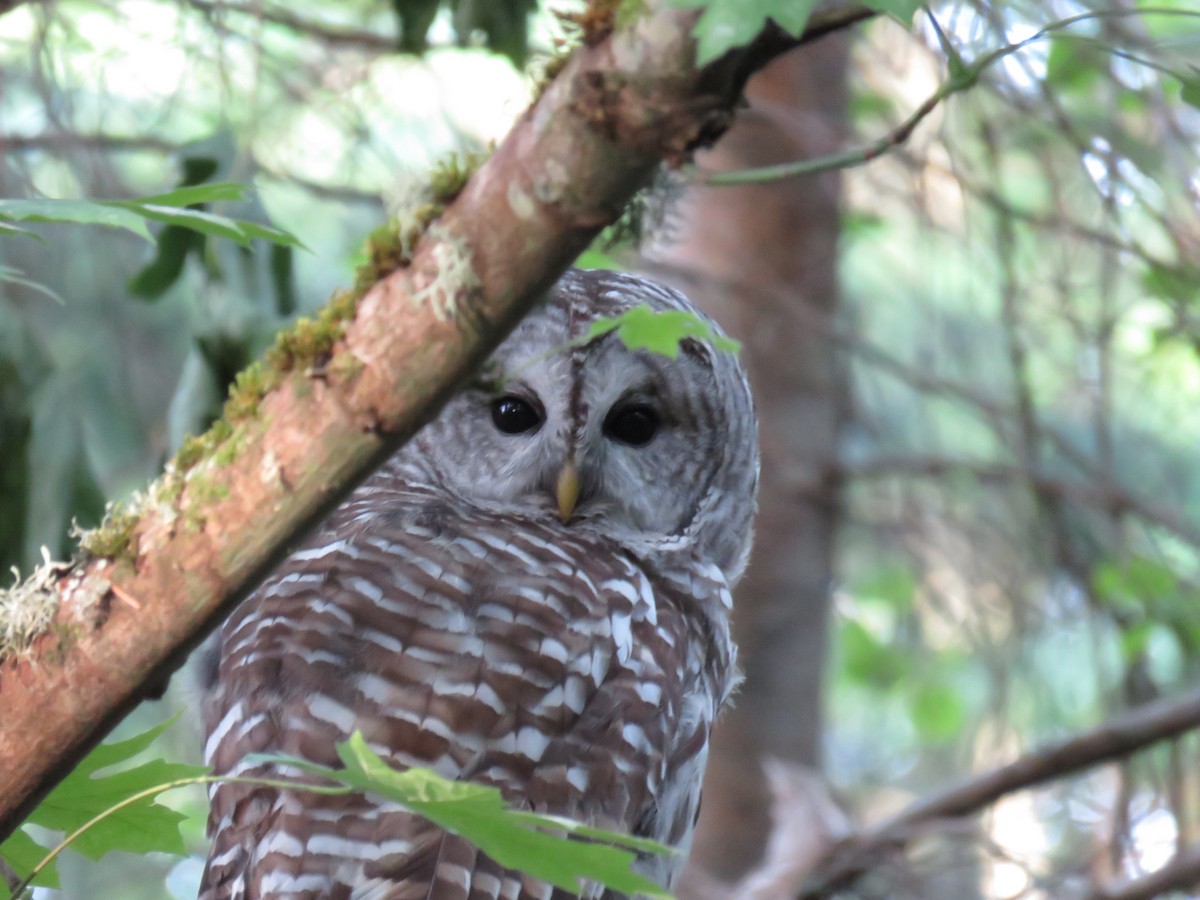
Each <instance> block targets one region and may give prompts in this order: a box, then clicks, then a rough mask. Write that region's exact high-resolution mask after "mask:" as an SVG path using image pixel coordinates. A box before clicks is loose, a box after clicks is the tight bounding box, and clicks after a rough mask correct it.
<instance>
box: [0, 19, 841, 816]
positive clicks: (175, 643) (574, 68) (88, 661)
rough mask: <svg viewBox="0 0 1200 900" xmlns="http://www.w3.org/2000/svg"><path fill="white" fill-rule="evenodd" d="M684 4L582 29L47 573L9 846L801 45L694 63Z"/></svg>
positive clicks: (12, 795)
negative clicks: (475, 158)
mask: <svg viewBox="0 0 1200 900" xmlns="http://www.w3.org/2000/svg"><path fill="white" fill-rule="evenodd" d="M859 17H860V18H861V15H860V16H859ZM695 18H696V14H695V13H694V12H687V11H681V10H678V9H672V8H669V7H666V6H665V5H662V4H652V8H651V10H650V11H649V12H647V14H646V15H644V16H642V17H640V18H639V19H638V21H637V22H635V23H634V24H633V25H631V26H630V27H629V29H628V30H625V31H618V32H616V33H614V34H612V35H607V34H603V33H600V32H599V31H593V33H591V34H589V35H588V40H587V46H585V47H583V48H581V49H580V50H579V51H578V52H577V53H576V54H574V56H573V57H572V59H571V60H570V62H569V63H568V64H567V66H566V67H565V68H564V70H563V71H562V72H561V73H560V74H559V75H558V77H557V78H556V79H555V80H554V82H553V83H552V84H551V85H550V86H549V87H548V88H547V89H546V91H545V92H544V93H543V95H542V96H541V98H540V99H539V100H538V101H537V102H536V103H535V105H534V106H533V107H531V108H530V110H528V111H527V112H526V113H525V115H524V116H523V117H522V118H521V120H520V121H519V122H518V123H517V124H516V125H515V126H514V128H513V130H512V132H511V133H510V134H509V135H508V137H507V138H506V139H505V141H504V142H503V144H501V146H500V147H499V148H498V149H497V150H496V152H495V154H494V155H493V156H492V158H491V159H490V160H489V161H488V162H487V163H486V164H485V165H484V166H483V167H482V168H481V169H480V170H479V171H478V172H477V173H476V174H475V176H474V177H472V178H471V180H470V181H469V183H468V184H467V186H466V188H465V189H464V191H463V192H462V194H461V195H460V196H459V197H458V199H457V200H456V201H455V202H453V203H452V204H451V205H450V206H449V207H448V208H447V209H446V212H445V213H444V215H443V216H442V217H441V219H440V220H439V222H438V223H437V224H436V226H435V227H434V228H433V229H431V230H430V231H429V232H428V233H427V234H426V235H425V237H424V238H423V239H422V241H421V242H420V244H419V245H418V247H417V248H416V250H415V251H414V254H413V258H412V261H411V263H410V264H409V265H407V266H406V267H405V268H402V269H400V270H399V271H396V272H395V273H393V274H392V275H390V276H388V277H387V278H386V279H384V280H382V281H380V282H379V283H378V284H376V285H375V286H374V287H373V288H372V289H371V290H370V291H368V292H367V294H366V295H365V296H364V297H363V299H362V301H361V302H360V303H359V305H358V308H357V311H356V313H355V316H354V318H353V319H352V320H351V321H349V322H348V324H347V325H346V330H345V336H344V338H342V339H340V340H339V341H338V342H337V343H336V344H335V346H334V347H333V350H332V351H331V352H330V353H329V354H328V357H327V358H325V359H322V360H321V364H320V365H318V366H305V367H303V368H302V369H301V368H298V369H296V370H294V371H291V372H290V373H288V374H287V376H286V377H285V379H284V380H283V382H282V384H280V385H279V386H278V387H275V388H274V389H272V390H270V391H269V392H267V393H266V395H265V396H264V397H263V398H262V400H261V402H260V403H258V404H256V408H255V410H254V412H253V414H252V415H248V416H246V417H244V418H242V419H240V420H239V421H237V422H235V423H231V424H232V425H233V428H232V434H231V435H230V436H229V437H228V438H227V439H226V440H225V442H224V443H223V444H222V445H221V451H222V452H218V453H216V454H212V455H210V457H209V458H208V459H206V460H204V461H202V462H201V463H199V464H197V465H195V466H194V467H192V468H190V469H189V470H188V472H187V473H186V474H182V473H179V474H177V476H176V477H177V478H179V479H180V480H179V481H177V482H172V483H171V489H170V490H167V489H164V487H163V485H160V486H159V489H158V490H154V489H152V490H151V492H150V496H151V497H153V498H154V502H152V503H147V504H144V505H143V506H142V508H141V509H140V510H139V511H138V515H137V517H136V520H135V521H134V522H133V523H132V524H131V525H129V526H128V527H127V528H125V529H124V530H123V531H124V533H126V534H127V535H128V540H127V541H126V542H125V546H124V547H123V548H122V549H121V551H120V552H117V553H116V554H115V556H114V558H111V559H110V558H85V559H83V560H81V561H78V562H76V563H74V564H72V565H71V566H69V567H66V568H64V569H58V570H55V571H54V572H52V573H43V576H44V578H43V580H44V581H46V590H47V592H49V593H51V594H55V595H57V599H58V600H59V607H58V612H57V613H56V614H55V619H54V623H53V624H52V626H51V628H50V629H48V630H47V631H46V632H45V633H43V634H42V635H41V636H40V637H39V638H38V639H37V640H36V641H35V642H34V644H33V646H32V648H30V650H29V651H28V652H27V653H25V654H22V655H21V656H20V657H16V656H13V655H11V654H10V656H9V657H8V658H6V659H4V660H3V661H0V710H2V716H3V720H2V723H0V839H3V838H4V837H5V836H7V835H8V834H9V833H11V831H12V830H13V829H14V828H15V827H17V825H18V824H19V823H20V821H21V819H22V818H23V816H24V815H25V814H26V813H27V812H28V811H29V810H30V809H31V808H32V805H33V804H34V803H35V802H36V800H37V799H38V798H39V797H40V796H41V795H42V794H43V793H44V792H45V791H47V790H48V789H49V788H50V787H51V786H52V785H53V784H54V783H55V782H56V781H57V780H58V778H61V777H62V775H64V774H65V773H66V772H67V771H69V770H70V768H71V767H72V766H73V765H74V763H75V762H76V761H77V760H78V759H79V758H80V757H81V756H82V755H83V754H84V753H85V752H86V751H87V749H89V748H90V746H91V745H92V744H94V743H95V742H96V741H97V740H99V738H100V736H102V735H103V734H104V733H105V732H106V731H107V730H108V728H110V727H111V726H112V725H114V724H115V723H116V722H117V721H119V719H120V717H121V716H122V715H123V714H124V713H125V712H126V711H128V709H129V708H131V707H132V706H133V705H134V704H136V703H137V702H138V701H140V700H141V699H142V698H143V697H144V696H145V694H146V693H147V690H148V689H149V690H153V689H154V687H155V686H156V685H161V683H162V682H163V681H164V680H165V678H166V677H168V676H169V673H170V672H171V671H173V669H174V668H175V667H176V666H177V665H178V664H179V662H180V661H181V660H182V659H183V658H184V656H185V655H186V653H187V651H188V650H190V649H191V648H192V647H193V646H194V645H195V644H196V643H198V641H199V640H200V639H201V638H202V637H203V635H204V634H205V633H207V631H208V630H210V629H211V628H212V627H213V626H214V625H215V624H216V623H217V622H218V621H219V620H220V618H221V617H222V616H223V615H224V614H225V613H226V612H227V611H228V610H229V609H230V608H231V607H232V606H233V605H234V604H235V603H236V602H237V601H238V600H239V599H240V598H241V597H243V596H245V594H246V593H248V592H249V591H250V590H251V589H252V588H253V587H254V585H255V584H256V583H257V582H258V581H259V580H260V579H261V578H262V577H263V575H264V574H265V573H266V572H267V571H269V569H270V567H271V565H272V564H273V563H274V562H275V561H276V560H277V559H278V558H279V557H280V556H281V555H282V554H283V553H284V552H285V551H286V547H287V546H288V545H289V544H291V543H292V542H294V540H295V539H296V537H297V536H298V535H299V534H300V533H301V532H302V531H303V530H304V529H305V528H306V527H309V526H310V525H311V524H312V523H313V522H315V521H316V520H318V519H319V518H320V517H321V516H322V515H323V514H324V513H326V512H327V511H328V510H329V509H331V508H332V507H333V506H334V505H335V504H336V503H337V502H338V501H339V500H340V499H341V498H343V497H344V496H345V495H346V493H348V492H349V491H350V490H351V489H352V488H353V486H354V485H355V484H356V483H357V482H358V481H360V480H361V479H362V478H364V477H365V476H366V474H367V473H368V472H369V471H370V470H371V469H372V468H373V467H374V466H376V465H377V464H378V463H380V462H381V461H382V460H383V459H385V458H386V457H387V456H388V455H389V454H390V453H392V452H393V451H394V450H395V449H396V448H397V447H398V446H399V445H400V443H401V442H402V441H403V440H405V439H406V438H407V437H408V436H410V435H411V434H412V433H413V432H414V431H416V429H417V428H419V427H420V426H421V425H422V424H423V423H424V422H426V421H428V420H429V419H430V418H431V417H432V416H433V415H434V414H435V413H436V411H437V409H438V407H439V405H440V403H441V402H442V401H443V400H444V399H445V397H446V396H447V395H448V394H449V393H450V392H452V391H453V390H454V388H455V387H456V386H457V385H458V384H460V383H461V382H462V380H463V379H464V378H465V377H467V375H468V374H469V373H470V371H471V370H472V368H473V367H474V366H475V365H477V364H478V363H479V362H480V361H481V360H482V359H483V358H485V357H486V355H487V353H488V352H490V350H491V349H492V348H493V347H495V345H496V344H497V343H499V341H500V340H502V339H503V337H504V336H505V334H506V333H507V332H508V331H509V330H510V329H511V328H512V326H513V325H514V324H515V323H516V322H517V321H518V320H519V318H520V316H521V315H522V314H523V313H524V312H525V311H526V310H527V309H528V308H529V307H530V306H532V305H533V303H534V302H535V301H536V299H537V297H538V296H539V295H540V294H541V293H542V292H543V291H544V290H545V289H546V288H547V287H548V286H549V285H550V284H552V283H553V281H554V280H555V279H556V278H557V276H558V275H559V274H560V273H561V272H562V271H563V270H564V269H565V268H566V267H567V266H568V265H569V264H570V263H571V261H572V260H573V259H574V258H575V256H576V255H577V254H578V253H579V252H580V251H581V250H582V249H583V248H584V247H586V245H587V244H588V242H589V241H590V240H591V239H592V237H593V236H594V235H595V234H596V233H597V232H598V231H599V230H600V229H601V228H603V227H604V226H605V225H607V224H608V223H610V222H611V221H612V220H613V219H614V218H615V217H616V215H617V214H618V213H619V211H620V210H621V208H622V207H623V205H624V204H625V202H626V201H627V200H628V198H629V197H630V196H631V195H632V194H633V193H634V191H636V190H637V189H638V188H639V187H640V186H641V185H642V184H643V183H644V182H645V181H646V179H647V178H648V176H649V174H650V173H651V172H652V171H653V169H654V167H655V166H656V165H657V164H658V163H659V162H660V161H661V160H663V159H667V160H673V161H678V160H682V159H685V158H687V157H688V155H689V154H690V152H691V151H692V150H693V149H694V148H695V147H697V146H699V145H702V144H705V143H707V142H710V141H712V140H714V139H715V138H716V137H717V136H718V135H719V134H720V133H721V132H722V131H723V130H724V128H725V126H726V124H727V122H728V120H729V117H730V111H731V109H732V107H733V105H734V103H735V102H736V100H737V97H738V96H739V93H740V89H741V86H742V84H743V83H744V80H745V78H746V77H748V75H749V73H750V72H752V71H753V70H754V69H756V68H758V67H760V66H762V65H763V64H765V63H766V62H767V61H769V60H770V59H771V58H772V57H773V56H775V55H777V54H779V53H781V52H783V51H784V50H786V49H789V48H790V47H792V46H794V45H795V44H796V43H797V41H796V39H792V38H788V37H787V36H786V35H783V34H781V33H780V32H779V30H778V29H775V28H768V29H767V30H766V31H764V33H763V34H762V35H760V37H759V38H758V39H756V40H755V42H754V43H753V44H752V45H750V46H749V47H747V48H744V49H743V50H740V51H735V52H733V53H730V54H728V55H726V56H725V57H723V58H722V59H720V60H717V61H716V62H714V63H713V64H710V65H708V66H706V67H705V68H703V69H697V68H696V67H695V66H694V64H693V59H694V48H693V41H692V39H691V37H690V33H691V28H692V26H693V24H694V22H695ZM831 21H833V20H831ZM847 21H853V19H846V18H845V17H844V14H842V17H841V18H839V19H837V20H836V21H835V24H834V25H833V26H832V27H840V26H841V25H844V24H846V22H847ZM600 24H601V25H603V23H600ZM829 27H831V25H830V22H829V21H825V22H820V21H818V22H817V23H816V26H815V28H814V29H813V30H812V34H820V33H823V32H824V31H826V30H828V28H829ZM800 40H801V41H803V40H804V38H803V37H802V38H801V39H800ZM47 574H49V575H51V576H52V577H49V578H48V579H47V578H46V577H45V576H46V575H47Z"/></svg>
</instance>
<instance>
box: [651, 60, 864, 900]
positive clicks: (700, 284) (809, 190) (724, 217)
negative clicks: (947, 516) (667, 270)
mask: <svg viewBox="0 0 1200 900" xmlns="http://www.w3.org/2000/svg"><path fill="white" fill-rule="evenodd" d="M746 96H747V99H748V100H749V102H750V106H749V109H746V110H743V111H742V112H741V113H739V115H738V118H737V120H736V122H735V125H734V127H733V128H731V129H730V131H729V133H728V134H727V135H726V136H725V137H724V138H723V139H722V140H721V143H720V144H719V145H718V146H717V147H716V148H714V149H713V150H712V151H710V152H706V153H703V154H701V155H700V156H699V158H698V160H697V162H698V164H699V165H700V167H701V168H702V169H705V170H710V171H711V170H719V171H725V170H730V169H741V168H750V167H758V166H765V165H772V164H775V163H781V162H786V161H792V160H798V159H806V158H813V157H817V156H823V155H826V154H829V153H832V152H834V151H836V150H837V149H838V148H839V147H841V146H842V144H843V134H844V120H845V114H846V109H845V107H846V41H845V40H844V39H843V38H841V37H835V38H830V39H828V40H825V41H823V42H821V43H820V44H819V45H816V46H813V47H810V48H808V49H807V50H806V52H805V53H803V54H797V53H792V54H789V55H787V56H786V57H783V58H782V59H779V60H777V61H775V62H774V63H772V64H771V65H770V66H769V67H768V68H766V69H765V70H764V71H762V72H760V73H759V74H758V75H756V76H755V77H754V78H753V79H752V80H751V81H750V83H749V85H748V87H747V90H746ZM838 198H839V179H838V175H837V174H836V173H826V174H824V175H819V176H811V177H805V178H796V179H791V180H788V181H784V182H776V183H772V184H765V185H753V186H745V187H716V188H706V187H697V188H694V189H692V190H690V191H689V192H688V193H687V195H686V196H685V198H684V201H683V203H682V204H681V209H680V211H679V215H678V219H679V220H680V222H681V223H685V224H684V225H683V229H684V230H683V233H682V234H681V235H679V238H680V239H679V240H678V241H677V242H676V243H674V244H671V245H669V246H666V247H663V248H659V249H657V250H656V251H655V252H654V254H653V255H654V257H655V258H656V259H657V260H658V262H659V263H660V265H661V264H666V265H668V266H670V267H671V269H673V270H674V271H675V273H676V276H677V280H678V281H679V282H680V283H681V284H682V285H683V286H685V288H686V290H687V291H688V292H689V293H690V294H691V296H692V297H693V299H695V300H696V301H697V302H698V303H699V304H700V305H701V306H704V307H705V308H706V309H707V310H708V311H709V312H710V313H712V314H713V315H715V316H716V318H718V319H719V320H721V321H722V322H724V323H726V324H727V326H728V328H729V329H730V330H731V331H732V332H733V334H734V336H735V337H738V338H739V339H741V340H743V341H744V342H745V347H744V348H743V351H742V353H743V356H744V358H745V360H746V363H747V365H748V368H749V371H750V379H751V382H752V385H753V388H754V393H755V402H756V405H757V408H758V414H759V421H760V432H761V438H762V447H763V477H762V493H761V499H760V508H759V516H758V525H757V530H756V540H755V548H754V555H753V558H752V560H751V563H750V566H749V568H748V570H747V576H746V579H745V581H743V582H742V584H741V585H740V587H739V589H738V592H737V598H736V602H735V605H734V632H735V635H736V638H737V641H738V645H739V652H740V659H741V661H742V665H743V667H744V669H745V672H746V681H745V684H744V685H743V686H742V688H741V690H740V691H739V693H738V694H737V696H736V697H735V701H734V705H733V709H732V710H730V711H728V712H726V713H725V714H724V715H723V716H722V718H721V719H720V721H719V723H718V726H717V729H716V732H715V734H714V739H713V744H712V747H711V751H710V757H709V768H708V777H707V779H706V782H705V788H704V804H703V814H702V815H701V818H700V825H699V829H698V831H697V835H696V840H695V843H694V845H693V847H694V849H693V853H692V860H693V864H694V865H696V866H699V867H702V868H703V869H705V870H706V872H707V874H708V875H710V876H715V877H716V878H718V879H720V880H722V881H725V882H730V881H733V880H735V879H737V878H738V877H739V876H741V875H743V874H745V873H746V872H747V871H748V870H749V869H750V868H751V867H752V866H753V865H754V864H755V863H756V862H757V861H758V860H759V857H760V855H761V854H762V852H763V848H764V847H765V846H766V838H767V834H768V832H769V830H770V828H771V822H770V809H771V797H770V796H769V793H768V789H767V785H766V782H765V780H764V775H763V770H762V762H763V760H764V759H765V758H768V757H778V758H782V759H784V760H788V761H792V762H799V763H803V764H807V765H812V766H815V765H817V763H818V760H819V756H820V735H821V684H822V670H823V668H824V664H825V648H826V621H827V608H828V603H829V585H830V581H831V578H832V567H833V535H834V531H835V529H836V527H837V518H838V504H839V490H838V486H837V483H836V482H835V481H834V480H831V479H828V478H824V476H823V472H825V471H827V470H828V469H827V467H828V466H829V465H830V464H831V463H832V462H833V461H834V460H835V459H836V451H837V439H838V428H839V423H840V422H841V419H842V416H843V397H844V394H845V385H844V378H843V374H842V370H841V366H840V365H839V363H838V359H837V357H836V354H835V352H834V346H833V342H832V341H830V340H828V338H827V337H826V336H827V334H828V333H829V330H830V329H829V324H830V319H831V318H832V317H833V316H834V315H835V313H836V309H837V297H838V288H837V272H836V266H837V236H838ZM667 232H668V240H669V239H670V238H671V237H672V235H670V224H668V228H667ZM798 473H804V475H805V476H807V477H802V478H801V480H803V481H805V482H806V483H810V482H818V481H819V482H820V483H821V484H822V489H821V490H820V491H819V492H808V493H807V494H805V495H800V494H799V493H797V492H796V491H794V490H792V489H790V488H789V485H793V484H794V483H795V481H796V478H797V475H798ZM681 893H682V892H681Z"/></svg>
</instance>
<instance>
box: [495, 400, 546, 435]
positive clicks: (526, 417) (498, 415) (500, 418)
mask: <svg viewBox="0 0 1200 900" xmlns="http://www.w3.org/2000/svg"><path fill="white" fill-rule="evenodd" d="M492 424H493V425H495V426H496V428H497V429H499V430H500V431H502V432H504V433H505V434H527V433H529V432H534V431H537V430H538V429H539V428H541V427H542V412H541V410H540V409H538V408H537V407H536V406H534V405H533V404H532V403H530V402H529V401H528V400H525V399H523V398H521V397H513V396H508V397H500V398H498V399H496V400H493V401H492Z"/></svg>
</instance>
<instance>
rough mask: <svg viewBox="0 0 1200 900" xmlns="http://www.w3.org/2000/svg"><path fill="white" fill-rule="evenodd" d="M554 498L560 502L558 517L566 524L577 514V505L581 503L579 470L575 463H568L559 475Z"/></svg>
mask: <svg viewBox="0 0 1200 900" xmlns="http://www.w3.org/2000/svg"><path fill="white" fill-rule="evenodd" d="M554 496H555V498H556V499H557V500H558V517H559V518H560V519H562V520H563V524H566V523H567V522H569V521H570V519H571V514H572V513H574V512H575V504H576V503H578V502H579V469H578V468H577V467H576V466H575V463H573V462H568V463H567V464H566V465H565V466H563V467H562V471H561V472H559V473H558V481H557V482H556V483H555V485H554Z"/></svg>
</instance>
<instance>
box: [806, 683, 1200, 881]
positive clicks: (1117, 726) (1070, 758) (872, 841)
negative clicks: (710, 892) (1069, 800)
mask: <svg viewBox="0 0 1200 900" xmlns="http://www.w3.org/2000/svg"><path fill="white" fill-rule="evenodd" d="M1196 728H1200V691H1193V692H1192V693H1190V694H1184V695H1183V696H1181V697H1178V698H1175V699H1172V700H1163V701H1159V702H1158V703H1152V704H1147V705H1146V706H1143V707H1141V708H1139V709H1135V710H1132V711H1130V712H1127V713H1125V714H1124V715H1121V716H1117V717H1115V718H1113V719H1110V720H1109V721H1108V722H1105V723H1104V724H1103V725H1100V726H1099V727H1098V728H1095V729H1094V730H1092V731H1089V732H1086V733H1084V734H1080V735H1076V736H1075V737H1072V738H1068V739H1066V740H1063V741H1060V742H1058V743H1054V744H1050V745H1048V746H1046V747H1042V748H1040V749H1038V750H1034V751H1032V752H1030V753H1028V754H1026V755H1025V756H1022V757H1020V758H1019V759H1016V760H1014V761H1013V762H1011V763H1009V764H1008V765H1004V766H1000V767H999V768H996V769H993V770H991V771H990V772H984V773H983V774H981V775H976V776H974V777H972V778H968V779H967V780H965V781H963V782H962V783H960V784H957V785H954V786H952V787H949V788H947V789H946V790H944V791H941V792H939V793H936V794H931V795H930V796H928V797H924V798H922V799H921V800H918V801H917V802H915V803H913V804H912V805H911V806H909V807H908V808H907V809H905V810H903V811H902V812H900V813H898V814H897V815H895V816H893V817H892V818H890V819H886V820H884V821H883V822H881V823H880V824H878V825H876V826H874V827H872V828H870V829H868V830H866V831H863V832H860V833H858V834H856V835H853V836H851V837H849V838H847V839H846V840H844V841H842V842H841V843H840V844H838V845H836V846H834V847H833V849H832V850H831V851H830V853H829V855H828V856H827V857H826V859H825V861H824V862H823V863H820V864H818V865H817V867H816V869H815V871H814V875H813V877H812V878H811V879H810V882H809V887H808V888H807V889H806V890H805V891H803V892H802V893H801V897H802V898H804V900H818V898H823V897H830V896H834V895H835V894H836V893H837V891H838V890H839V889H842V888H845V887H846V886H847V885H849V884H851V883H853V882H854V880H855V879H857V878H858V877H859V876H861V875H863V874H865V873H866V872H868V871H870V869H871V868H873V867H874V866H875V865H877V864H878V863H879V861H880V858H881V857H884V856H885V855H886V854H888V853H891V852H894V851H897V850H900V849H902V848H903V847H904V846H905V845H906V844H907V843H908V841H909V840H910V839H912V838H913V837H915V836H916V835H917V834H918V833H919V832H920V830H921V829H920V827H919V826H921V825H925V824H928V823H930V822H933V821H936V820H939V819H950V818H958V817H961V816H968V815H973V814H975V813H978V812H979V811H981V810H982V809H983V808H984V807H987V806H990V805H991V804H993V803H995V802H996V801H997V800H999V799H1000V798H1001V797H1004V796H1006V795H1008V794H1012V793H1015V792H1016V791H1021V790H1025V789H1027V788H1031V787H1036V786H1037V785H1040V784H1044V783H1046V782H1047V781H1052V780H1055V779H1058V778H1063V777H1065V776H1068V775H1073V774H1076V773H1078V772H1082V771H1083V770H1085V769H1089V768H1091V767H1093V766H1096V765H1100V764H1101V763H1106V762H1112V761H1114V760H1118V759H1123V758H1124V757H1127V756H1129V755H1131V754H1133V753H1135V752H1137V751H1139V750H1142V749H1144V748H1146V747H1149V746H1150V745H1151V744H1154V743H1157V742H1158V741H1163V740H1168V739H1171V738H1176V737H1179V736H1180V735H1181V734H1184V733H1185V732H1188V731H1192V730H1194V729H1196ZM1183 859H1184V858H1183V857H1181V860H1183ZM1184 864H1185V862H1183V861H1181V863H1180V865H1181V866H1183V865H1184ZM1187 864H1188V865H1191V866H1193V867H1194V866H1195V864H1196V862H1195V860H1194V859H1192V860H1191V861H1190V862H1189V863H1187ZM1188 871H1195V869H1194V868H1193V869H1189V870H1188ZM1114 890H1116V888H1114ZM1131 890H1132V889H1131ZM1098 896H1108V895H1107V894H1100V895H1098ZM1112 896H1114V897H1125V896H1127V895H1126V894H1122V893H1119V892H1118V893H1114V894H1113V895H1112ZM1128 896H1130V897H1142V896H1152V895H1150V894H1140V893H1130V894H1128Z"/></svg>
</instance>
